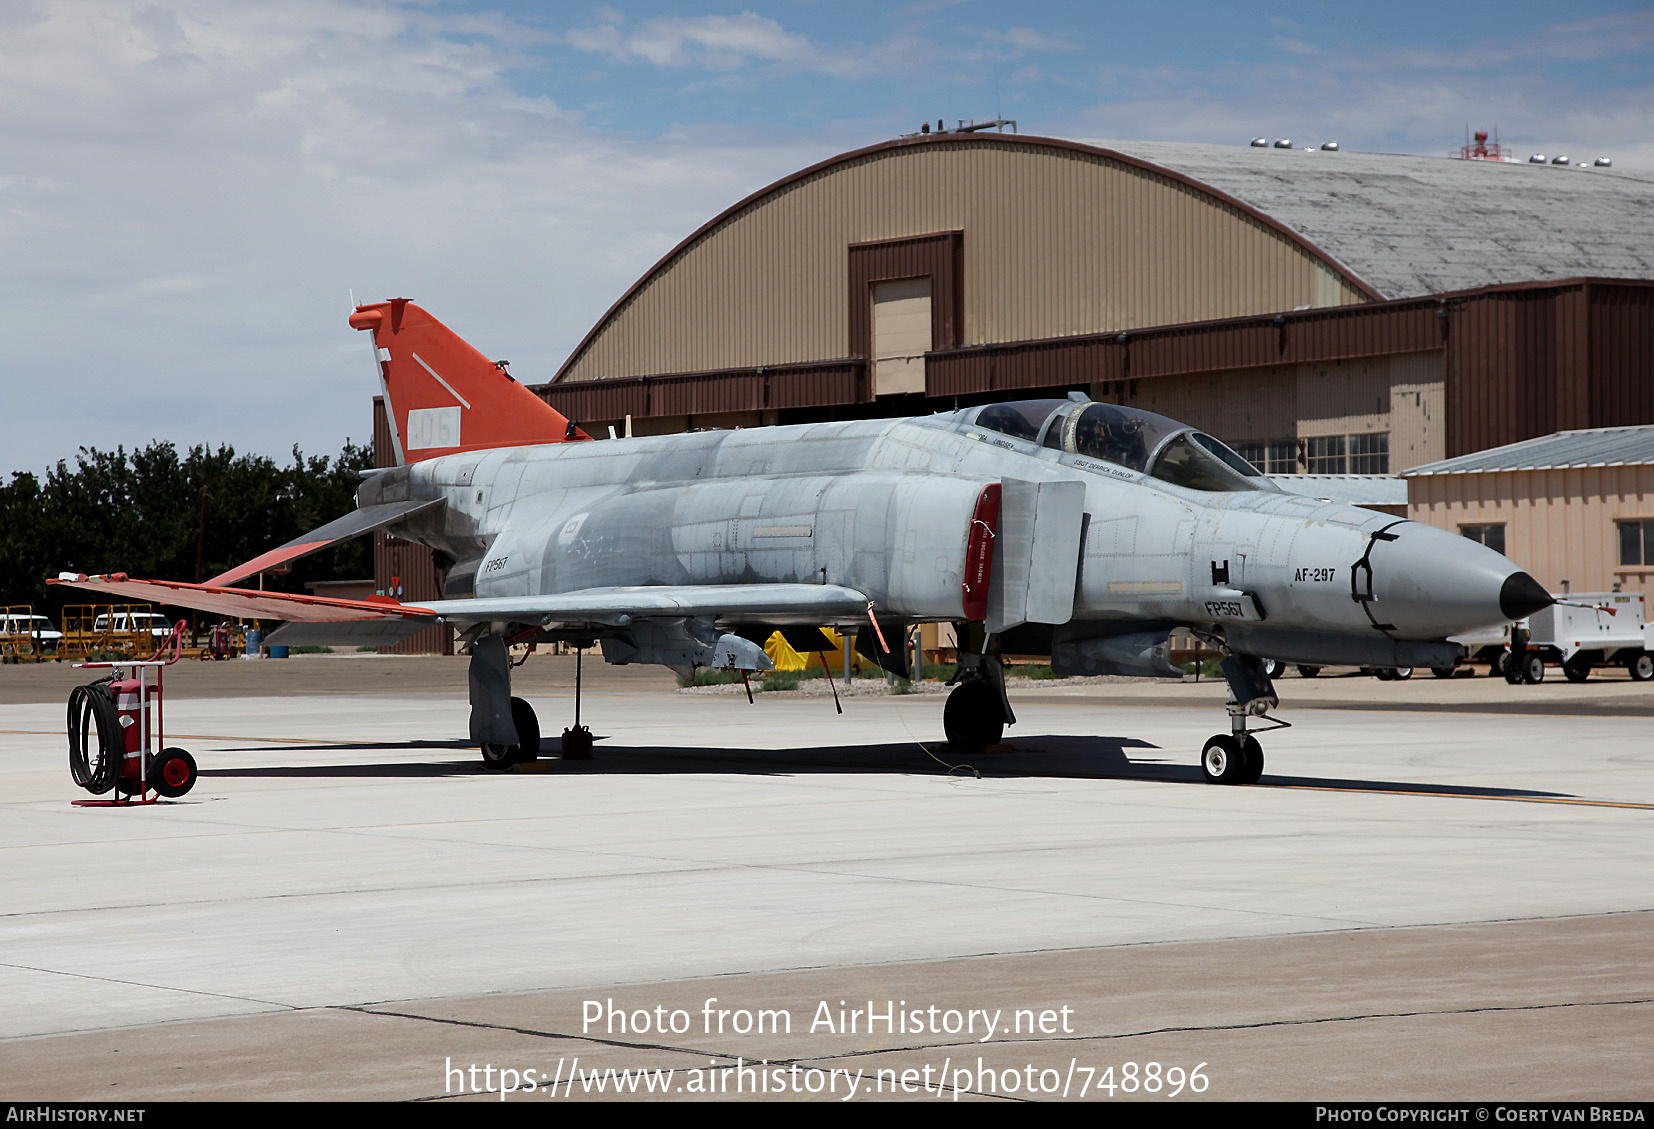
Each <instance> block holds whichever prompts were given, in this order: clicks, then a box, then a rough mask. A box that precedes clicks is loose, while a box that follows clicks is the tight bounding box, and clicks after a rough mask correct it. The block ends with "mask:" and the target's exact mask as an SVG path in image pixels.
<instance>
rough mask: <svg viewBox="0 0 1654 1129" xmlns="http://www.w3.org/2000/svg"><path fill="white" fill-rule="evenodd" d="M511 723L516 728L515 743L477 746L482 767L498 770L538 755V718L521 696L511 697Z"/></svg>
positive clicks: (532, 708)
mask: <svg viewBox="0 0 1654 1129" xmlns="http://www.w3.org/2000/svg"><path fill="white" fill-rule="evenodd" d="M511 724H512V725H513V726H514V727H515V728H516V730H517V742H518V743H517V744H515V745H495V744H489V743H488V742H486V741H485V742H484V743H483V744H482V745H480V746H478V747H479V748H480V749H481V751H482V763H483V767H484V768H492V769H496V770H499V771H502V772H503V771H504V770H505V769H508V768H511V767H512V766H513V765H517V764H521V763H522V762H523V761H531V760H536V759H538V758H539V756H540V719H539V717H537V716H536V715H535V713H534V707H533V706H531V705H529V704H528V703H527V702H526V701H524V700H523V699H522V698H512V699H511Z"/></svg>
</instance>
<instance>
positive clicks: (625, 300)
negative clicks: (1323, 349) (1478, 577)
mask: <svg viewBox="0 0 1654 1129" xmlns="http://www.w3.org/2000/svg"><path fill="white" fill-rule="evenodd" d="M924 145H946V146H964V145H973V146H989V147H999V148H1007V149H1009V148H1017V147H1025V148H1028V149H1031V150H1038V149H1048V150H1057V151H1059V152H1068V153H1077V154H1083V155H1085V156H1088V157H1096V158H1102V159H1103V160H1106V161H1111V162H1114V163H1116V164H1119V165H1123V166H1127V167H1130V168H1134V169H1137V170H1139V171H1141V172H1144V173H1148V174H1150V175H1152V176H1157V177H1161V178H1163V179H1164V180H1166V181H1168V182H1170V183H1173V184H1176V185H1180V186H1182V187H1183V188H1185V189H1187V190H1189V191H1190V192H1192V193H1195V194H1198V195H1200V196H1204V197H1207V198H1208V199H1210V200H1213V201H1215V202H1216V203H1219V204H1221V205H1224V206H1226V207H1228V208H1230V209H1233V210H1234V211H1235V212H1237V213H1239V214H1241V215H1243V216H1245V217H1247V218H1248V219H1251V220H1253V221H1255V222H1256V223H1258V224H1260V225H1261V226H1263V227H1265V228H1267V229H1268V230H1270V231H1272V232H1274V233H1275V234H1276V235H1278V236H1280V237H1281V238H1283V239H1284V240H1286V241H1287V242H1289V243H1291V244H1293V245H1296V246H1297V247H1299V248H1300V249H1302V250H1303V251H1304V253H1305V254H1307V255H1309V256H1310V257H1312V258H1314V259H1316V260H1318V261H1319V262H1321V263H1324V264H1325V265H1326V267H1327V268H1328V269H1329V270H1330V271H1332V272H1333V273H1334V274H1336V275H1337V276H1338V277H1339V278H1340V279H1341V280H1342V281H1343V282H1344V283H1345V284H1347V285H1348V286H1350V287H1351V288H1352V289H1354V290H1356V291H1358V292H1359V293H1361V294H1362V295H1364V296H1365V297H1366V298H1367V299H1368V300H1370V301H1373V302H1382V301H1383V300H1384V296H1383V295H1382V294H1380V293H1379V292H1378V291H1377V290H1376V289H1374V288H1373V287H1372V286H1371V285H1369V284H1368V283H1366V282H1365V281H1363V280H1362V279H1361V278H1360V277H1358V276H1357V275H1356V274H1355V272H1353V271H1352V270H1350V269H1349V268H1348V267H1346V266H1345V265H1344V264H1343V263H1341V262H1339V261H1338V259H1336V258H1335V257H1334V256H1332V255H1330V254H1328V253H1327V252H1326V251H1324V250H1322V249H1321V248H1320V247H1318V246H1316V245H1315V244H1314V243H1312V242H1311V241H1310V240H1308V239H1306V238H1305V237H1304V236H1303V235H1301V234H1300V233H1298V232H1296V231H1294V230H1293V229H1292V228H1290V227H1288V226H1286V225H1285V224H1284V223H1282V222H1281V221H1280V220H1277V219H1275V218H1274V217H1273V216H1271V215H1269V214H1268V213H1266V212H1262V211H1259V210H1258V209H1257V208H1254V207H1253V206H1252V205H1250V204H1248V203H1246V202H1245V201H1243V200H1240V199H1238V198H1236V197H1234V196H1231V195H1229V194H1228V193H1227V192H1223V191H1221V190H1219V189H1217V188H1214V187H1212V186H1211V185H1209V184H1206V183H1205V182H1203V181H1200V180H1196V179H1195V178H1193V177H1191V176H1188V175H1186V174H1184V173H1180V172H1175V171H1173V170H1172V169H1168V168H1165V167H1164V166H1161V165H1156V164H1154V163H1152V162H1150V161H1145V160H1142V159H1141V158H1138V157H1132V156H1129V155H1127V154H1125V153H1120V152H1117V151H1115V150H1113V149H1103V148H1100V147H1098V146H1095V145H1085V144H1082V143H1081V142H1078V141H1066V140H1063V139H1061V138H1054V137H1034V136H1030V135H1027V134H1021V135H1019V134H1003V133H994V134H974V133H943V134H933V135H931V136H929V137H913V138H897V139H895V140H893V141H883V142H880V143H879V144H877V145H869V146H866V147H865V148H862V149H856V150H853V151H851V152H849V153H841V154H839V155H838V156H836V157H830V158H828V159H827V160H825V161H820V162H818V163H816V164H814V165H811V166H809V167H808V168H805V169H801V170H799V171H798V172H795V173H793V174H791V175H789V176H786V177H783V178H782V179H780V180H778V181H776V182H775V183H773V184H770V185H768V186H766V187H764V188H761V189H759V190H758V191H757V192H754V193H752V194H751V195H750V196H747V197H746V198H745V199H743V200H740V201H738V202H737V203H735V204H734V205H732V206H730V207H729V208H726V209H725V210H724V211H722V212H720V213H719V214H718V215H716V216H714V217H713V218H712V219H710V220H708V221H707V222H706V223H704V224H702V225H701V226H700V227H699V228H697V229H695V231H694V232H692V233H691V234H690V235H689V236H688V237H687V238H686V239H684V240H683V241H682V242H681V243H679V244H678V245H677V246H676V247H674V248H672V250H670V251H668V252H667V253H666V254H665V255H664V256H662V257H661V259H660V261H659V262H657V263H655V265H654V266H652V267H650V268H649V270H648V271H646V272H644V274H643V275H642V277H640V278H639V279H638V280H637V281H636V282H634V283H633V284H632V285H631V286H630V287H628V288H627V290H626V292H625V293H624V294H622V295H621V296H620V298H619V299H617V300H616V301H615V303H614V304H613V305H612V306H610V307H609V309H608V310H607V311H606V312H605V313H604V314H603V316H602V317H601V318H599V319H598V321H597V323H596V324H595V325H593V326H592V328H591V329H590V330H589V331H588V332H587V333H586V335H585V337H583V338H581V340H580V343H579V344H578V345H577V346H575V348H574V351H573V352H571V353H570V354H569V357H568V359H567V360H566V361H564V362H563V365H562V367H561V368H559V369H558V370H557V375H556V376H554V377H552V379H551V383H552V384H557V383H560V382H561V381H562V379H563V377H564V375H565V374H566V373H568V372H569V371H570V370H571V369H572V368H573V367H574V366H575V365H576V364H577V363H578V362H579V361H580V359H581V357H582V356H583V355H584V354H585V352H586V350H587V349H588V348H589V347H590V346H591V345H592V343H593V342H594V341H596V340H597V338H598V337H599V336H600V335H601V334H602V333H603V331H604V330H605V329H606V328H607V327H608V325H609V323H610V322H611V321H612V320H613V319H614V318H615V317H616V316H617V315H618V314H620V313H621V312H622V311H623V310H625V309H626V307H627V306H628V305H630V304H631V302H632V300H633V298H635V297H636V296H637V295H638V294H639V293H640V292H641V291H642V290H643V289H645V288H646V287H647V286H648V285H649V284H650V283H651V282H653V281H654V280H655V279H656V278H657V277H658V276H660V275H661V274H662V273H663V272H664V271H666V269H667V268H668V267H670V266H671V265H672V264H673V263H675V262H677V261H678V260H679V259H681V258H682V257H683V256H684V255H686V254H687V253H688V252H689V251H690V250H691V249H693V248H694V247H696V246H697V245H698V244H700V243H701V242H703V241H704V240H705V239H706V238H707V237H709V236H710V235H711V234H712V233H714V232H715V231H717V230H718V229H720V228H722V227H724V226H726V225H727V224H728V223H730V221H732V220H733V219H735V218H736V217H738V216H739V215H741V214H742V213H743V212H746V211H748V210H750V209H752V208H753V207H755V206H756V205H758V204H760V203H761V202H763V201H764V200H766V199H768V198H769V197H771V196H775V195H777V194H779V193H782V192H784V191H786V190H787V188H788V187H790V186H791V185H794V184H796V183H798V182H800V181H803V180H806V179H808V178H811V177H815V176H817V175H819V174H821V173H823V172H826V171H829V170H831V169H833V168H835V167H837V166H845V165H851V164H854V163H856V162H858V161H862V160H864V159H866V158H867V157H870V156H873V155H875V154H878V153H882V152H887V151H891V150H897V149H904V148H910V147H916V146H924Z"/></svg>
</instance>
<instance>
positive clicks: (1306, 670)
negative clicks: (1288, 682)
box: [1298, 663, 1321, 678]
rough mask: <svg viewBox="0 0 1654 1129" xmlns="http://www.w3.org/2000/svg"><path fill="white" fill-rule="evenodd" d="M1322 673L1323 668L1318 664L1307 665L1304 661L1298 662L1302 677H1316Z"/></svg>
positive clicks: (1299, 672)
mask: <svg viewBox="0 0 1654 1129" xmlns="http://www.w3.org/2000/svg"><path fill="white" fill-rule="evenodd" d="M1320 673H1321V668H1320V667H1318V666H1305V665H1304V664H1303V663H1299V664H1298V674H1299V676H1300V677H1302V678H1314V677H1315V676H1316V675H1317V674H1320Z"/></svg>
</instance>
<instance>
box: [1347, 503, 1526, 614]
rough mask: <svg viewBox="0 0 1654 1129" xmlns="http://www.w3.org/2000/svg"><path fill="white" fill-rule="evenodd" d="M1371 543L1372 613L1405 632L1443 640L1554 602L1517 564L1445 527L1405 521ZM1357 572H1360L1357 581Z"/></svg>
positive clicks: (1360, 581)
mask: <svg viewBox="0 0 1654 1129" xmlns="http://www.w3.org/2000/svg"><path fill="white" fill-rule="evenodd" d="M1390 532H1391V533H1392V534H1393V535H1394V540H1391V541H1380V540H1375V541H1374V542H1373V546H1372V551H1371V552H1370V553H1369V554H1368V560H1369V561H1370V563H1371V566H1372V595H1373V599H1372V601H1371V603H1370V604H1369V611H1370V613H1371V615H1372V616H1373V617H1374V620H1375V621H1376V622H1378V623H1381V624H1386V625H1388V626H1389V628H1390V630H1391V631H1393V632H1394V633H1395V634H1396V635H1398V636H1400V637H1402V638H1410V639H1443V638H1446V637H1447V636H1449V635H1460V634H1463V633H1465V632H1468V631H1475V630H1478V629H1481V628H1488V627H1498V626H1501V625H1503V624H1505V623H1508V622H1509V621H1511V620H1513V619H1521V618H1522V617H1523V616H1527V615H1531V614H1533V613H1534V612H1536V611H1538V610H1539V609H1541V608H1545V607H1549V606H1550V605H1551V603H1552V599H1551V595H1550V593H1548V592H1546V591H1545V589H1543V588H1541V587H1540V586H1539V582H1538V581H1536V580H1534V578H1533V577H1531V576H1529V575H1528V574H1527V573H1525V572H1523V571H1522V570H1521V569H1519V568H1517V567H1516V565H1515V563H1514V562H1512V561H1511V560H1510V559H1509V558H1508V557H1506V556H1504V555H1503V554H1501V553H1496V552H1494V551H1493V550H1492V549H1489V548H1487V547H1486V546H1485V545H1478V544H1477V543H1476V542H1474V541H1472V540H1470V539H1469V538H1466V537H1460V536H1459V535H1458V534H1455V533H1449V532H1447V531H1446V530H1444V529H1436V528H1434V527H1432V526H1428V525H1421V524H1419V523H1417V522H1407V523H1406V524H1404V525H1399V526H1394V527H1392V528H1391V530H1390ZM1362 579H1363V578H1362V577H1361V576H1360V575H1359V570H1358V575H1357V585H1358V587H1359V586H1360V584H1361V583H1362Z"/></svg>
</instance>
